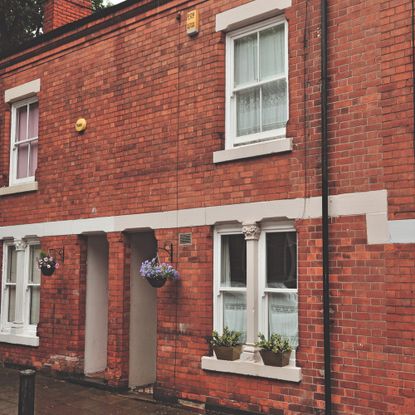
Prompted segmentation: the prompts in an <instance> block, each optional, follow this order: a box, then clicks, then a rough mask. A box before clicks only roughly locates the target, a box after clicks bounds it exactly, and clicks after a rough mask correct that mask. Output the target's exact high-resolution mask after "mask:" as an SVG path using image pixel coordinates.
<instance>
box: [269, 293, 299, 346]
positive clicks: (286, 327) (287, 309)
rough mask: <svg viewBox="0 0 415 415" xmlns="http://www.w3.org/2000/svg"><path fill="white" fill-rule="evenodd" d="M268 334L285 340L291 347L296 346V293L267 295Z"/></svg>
mask: <svg viewBox="0 0 415 415" xmlns="http://www.w3.org/2000/svg"><path fill="white" fill-rule="evenodd" d="M267 295H268V325H269V327H268V329H269V334H270V335H271V334H273V333H277V334H280V335H281V336H283V337H285V338H287V339H288V340H289V341H290V343H291V345H292V346H293V347H297V346H298V295H297V293H277V294H275V293H272V294H271V293H268V294H267Z"/></svg>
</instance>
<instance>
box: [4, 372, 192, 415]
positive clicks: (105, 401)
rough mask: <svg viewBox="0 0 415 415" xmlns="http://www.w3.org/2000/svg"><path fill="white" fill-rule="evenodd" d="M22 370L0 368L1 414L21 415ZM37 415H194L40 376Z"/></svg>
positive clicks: (37, 383) (157, 404)
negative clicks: (20, 373)
mask: <svg viewBox="0 0 415 415" xmlns="http://www.w3.org/2000/svg"><path fill="white" fill-rule="evenodd" d="M18 394H19V371H18V370H16V369H9V368H0V415H17V411H18V410H17V405H18ZM35 396H36V398H35V399H36V400H35V414H36V415H194V412H192V411H187V410H185V409H181V408H177V407H174V406H165V405H162V404H159V403H153V402H146V401H142V400H139V399H137V398H136V396H135V395H133V394H118V393H113V392H109V391H105V390H98V389H94V388H92V387H88V386H82V385H76V384H72V383H70V382H67V381H63V380H60V379H55V378H53V377H49V376H44V375H42V374H39V373H38V374H37V375H36V386H35Z"/></svg>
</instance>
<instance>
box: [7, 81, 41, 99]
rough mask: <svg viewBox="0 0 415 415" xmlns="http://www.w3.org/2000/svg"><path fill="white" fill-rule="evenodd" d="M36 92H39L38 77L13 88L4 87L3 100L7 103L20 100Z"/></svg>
mask: <svg viewBox="0 0 415 415" xmlns="http://www.w3.org/2000/svg"><path fill="white" fill-rule="evenodd" d="M38 92H40V79H35V80H33V81H30V82H27V83H25V84H22V85H19V86H16V87H14V88H10V89H6V90H5V91H4V101H5V102H8V103H9V102H15V101H20V100H21V99H25V98H28V97H31V96H33V95H36V94H37V93H38Z"/></svg>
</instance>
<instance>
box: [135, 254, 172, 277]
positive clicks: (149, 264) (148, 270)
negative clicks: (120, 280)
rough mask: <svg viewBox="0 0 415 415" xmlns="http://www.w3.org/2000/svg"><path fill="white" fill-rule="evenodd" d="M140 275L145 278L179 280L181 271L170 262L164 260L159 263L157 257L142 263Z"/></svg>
mask: <svg viewBox="0 0 415 415" xmlns="http://www.w3.org/2000/svg"><path fill="white" fill-rule="evenodd" d="M140 275H141V276H142V277H144V278H152V279H157V280H165V279H171V280H177V279H178V278H179V273H178V272H177V271H176V270H175V269H174V268H173V267H172V266H171V265H170V264H166V263H164V262H163V263H161V264H159V262H158V259H157V257H156V258H153V259H151V260H146V261H144V262H143V263H142V264H141V267H140Z"/></svg>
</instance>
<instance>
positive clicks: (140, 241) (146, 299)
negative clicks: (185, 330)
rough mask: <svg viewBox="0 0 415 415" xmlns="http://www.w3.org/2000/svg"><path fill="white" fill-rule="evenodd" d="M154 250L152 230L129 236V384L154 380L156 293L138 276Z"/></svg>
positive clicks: (139, 384)
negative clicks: (143, 263)
mask: <svg viewBox="0 0 415 415" xmlns="http://www.w3.org/2000/svg"><path fill="white" fill-rule="evenodd" d="M155 254H156V241H155V239H154V235H153V233H152V232H147V233H137V234H135V235H133V236H132V238H131V278H130V288H131V297H130V299H131V305H130V363H129V379H128V382H129V386H130V388H134V387H136V386H143V385H148V384H150V383H154V382H155V381H156V352H157V295H156V289H155V288H153V287H151V286H150V284H149V283H148V282H147V281H146V280H144V279H143V278H141V277H140V276H139V272H138V270H139V267H140V265H141V262H142V261H143V260H144V259H147V258H149V257H153V256H155Z"/></svg>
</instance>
